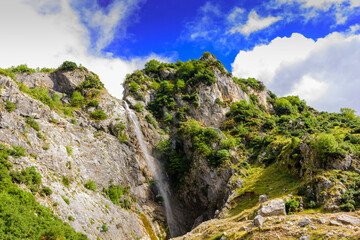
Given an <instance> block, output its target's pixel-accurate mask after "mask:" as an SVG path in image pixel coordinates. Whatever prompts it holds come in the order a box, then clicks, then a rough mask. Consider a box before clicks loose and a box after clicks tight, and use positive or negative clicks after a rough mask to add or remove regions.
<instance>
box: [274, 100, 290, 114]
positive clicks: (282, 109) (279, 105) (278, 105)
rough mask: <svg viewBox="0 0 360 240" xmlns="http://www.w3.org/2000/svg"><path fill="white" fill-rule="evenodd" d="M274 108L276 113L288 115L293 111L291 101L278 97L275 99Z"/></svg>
mask: <svg viewBox="0 0 360 240" xmlns="http://www.w3.org/2000/svg"><path fill="white" fill-rule="evenodd" d="M274 109H275V111H276V114H277V115H279V116H281V115H290V114H292V113H294V108H293V106H292V105H291V103H290V102H289V101H288V100H287V99H285V98H278V99H276V101H275V105H274Z"/></svg>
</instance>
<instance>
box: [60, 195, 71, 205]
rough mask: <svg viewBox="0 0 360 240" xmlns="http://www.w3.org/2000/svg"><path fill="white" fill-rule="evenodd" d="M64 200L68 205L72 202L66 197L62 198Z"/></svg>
mask: <svg viewBox="0 0 360 240" xmlns="http://www.w3.org/2000/svg"><path fill="white" fill-rule="evenodd" d="M62 199H63V200H64V202H65V203H66V204H67V205H70V200H69V199H67V198H66V197H64V196H62Z"/></svg>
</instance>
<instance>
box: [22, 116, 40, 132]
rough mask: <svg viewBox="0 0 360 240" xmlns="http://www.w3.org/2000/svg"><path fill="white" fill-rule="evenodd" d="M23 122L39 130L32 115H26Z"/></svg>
mask: <svg viewBox="0 0 360 240" xmlns="http://www.w3.org/2000/svg"><path fill="white" fill-rule="evenodd" d="M25 122H26V124H27V125H29V126H30V127H32V128H33V129H35V131H40V127H39V124H38V123H37V122H36V121H35V120H34V119H33V118H32V117H27V118H26V121H25Z"/></svg>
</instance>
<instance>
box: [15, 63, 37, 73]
mask: <svg viewBox="0 0 360 240" xmlns="http://www.w3.org/2000/svg"><path fill="white" fill-rule="evenodd" d="M10 71H11V72H13V73H28V74H29V73H34V72H35V69H32V68H29V67H28V66H27V65H26V64H21V65H19V66H17V67H11V68H10Z"/></svg>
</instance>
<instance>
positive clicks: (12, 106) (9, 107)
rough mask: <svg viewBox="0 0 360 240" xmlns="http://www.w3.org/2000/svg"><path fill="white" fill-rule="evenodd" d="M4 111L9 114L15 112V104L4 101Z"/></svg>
mask: <svg viewBox="0 0 360 240" xmlns="http://www.w3.org/2000/svg"><path fill="white" fill-rule="evenodd" d="M5 109H6V111H8V112H9V113H11V112H13V111H15V110H16V105H15V103H12V102H10V101H8V100H6V101H5Z"/></svg>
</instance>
